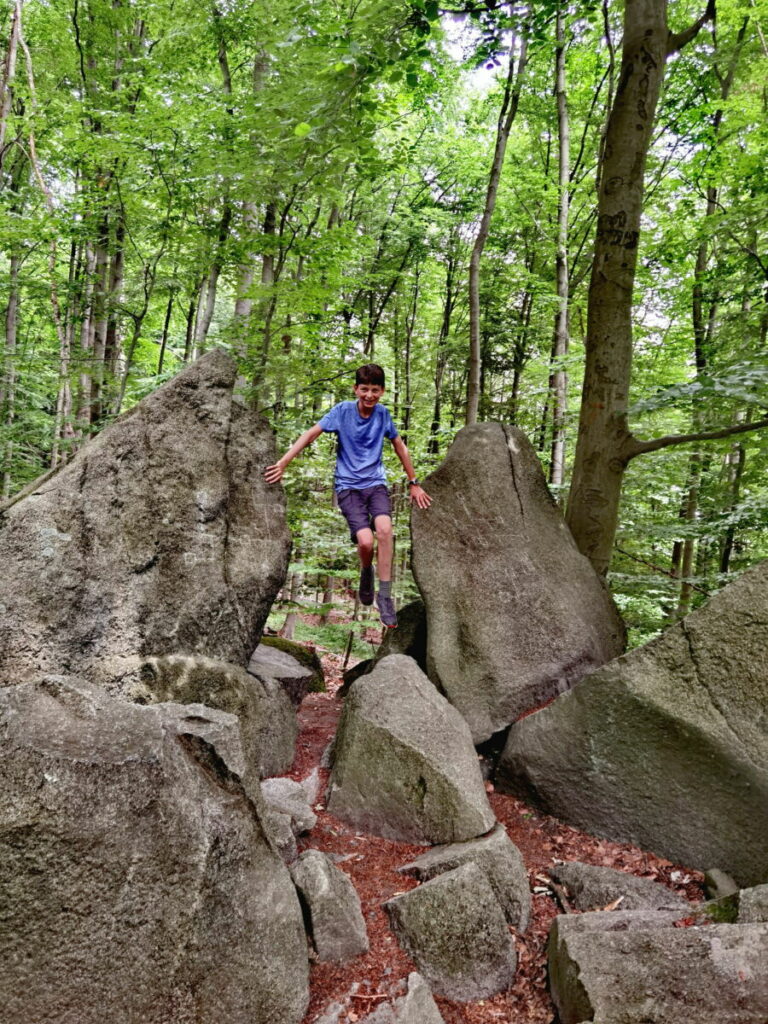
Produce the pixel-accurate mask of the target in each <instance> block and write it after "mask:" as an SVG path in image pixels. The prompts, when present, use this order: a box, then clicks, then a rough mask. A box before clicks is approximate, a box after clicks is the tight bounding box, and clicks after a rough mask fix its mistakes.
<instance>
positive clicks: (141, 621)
mask: <svg viewBox="0 0 768 1024" xmlns="http://www.w3.org/2000/svg"><path fill="white" fill-rule="evenodd" d="M235 377H236V367H235V363H234V361H233V360H232V359H231V358H230V357H229V356H228V355H226V354H225V353H224V352H221V351H212V352H209V353H208V354H207V355H205V356H203V357H202V358H201V359H199V360H198V361H197V362H196V363H194V364H193V365H192V366H190V367H188V368H187V369H185V370H184V371H183V372H181V373H180V374H178V376H176V377H174V378H173V379H172V380H170V381H169V382H168V383H167V384H165V385H163V387H161V388H159V389H158V390H157V391H155V392H154V393H153V394H151V395H149V396H148V397H147V398H145V399H143V401H141V402H139V404H138V405H137V406H135V407H134V408H133V409H131V410H130V411H129V412H127V413H125V414H124V415H123V416H121V417H120V418H119V419H118V420H116V421H115V422H114V423H113V424H112V425H111V426H109V427H107V428H106V429H104V430H103V431H102V432H101V433H100V434H98V435H97V436H96V437H94V438H93V439H92V440H90V441H89V442H88V443H87V444H85V445H84V446H83V448H82V449H81V450H80V451H79V452H78V453H77V455H75V457H74V458H73V459H72V461H71V462H70V463H68V464H67V465H66V466H64V467H63V468H62V469H60V470H59V471H58V472H57V473H55V474H54V475H53V476H52V477H50V479H48V480H46V481H45V482H43V483H41V484H40V486H39V487H38V488H37V489H36V490H35V491H33V492H32V493H30V494H29V495H28V496H27V497H25V498H23V499H22V500H20V501H19V502H17V503H16V504H14V505H13V506H12V507H11V508H9V509H8V510H7V511H6V512H5V513H4V514H3V515H2V516H0V563H2V566H3V572H2V575H1V576H0V608H2V615H0V620H1V621H0V681H3V682H4V683H6V684H7V685H15V684H16V683H18V682H23V681H24V680H29V679H35V678H39V676H40V675H41V674H44V673H45V672H68V673H73V674H78V675H80V676H82V677H84V678H86V679H88V680H90V681H91V682H94V683H98V684H99V685H101V686H104V687H107V688H108V689H110V690H111V691H112V692H114V693H115V694H119V695H121V696H129V697H130V696H132V691H133V688H134V686H135V684H136V682H137V679H138V670H139V664H140V661H141V660H142V658H145V657H148V656H157V655H163V654H171V653H181V654H204V655H207V656H208V657H212V658H218V659H221V660H222V661H228V662H233V663H234V664H237V665H245V663H246V661H247V659H248V656H249V655H250V654H251V652H252V651H253V649H254V647H255V646H256V643H257V641H258V638H259V634H260V632H261V629H262V626H263V624H264V622H265V620H266V617H267V614H268V611H269V608H270V606H271V604H272V601H273V600H274V598H275V596H276V594H277V591H278V589H279V588H280V586H281V584H282V582H283V579H284V577H285V570H286V566H287V562H288V553H289V550H290V536H289V533H288V528H287V525H286V522H285V512H284V499H283V496H282V492H281V489H280V488H279V487H269V486H268V485H267V484H266V483H265V482H264V480H263V470H264V467H265V466H267V465H268V464H269V463H270V462H273V461H274V457H275V456H274V439H273V435H272V431H271V429H270V428H269V426H268V425H267V424H266V422H265V421H263V420H260V419H259V418H258V417H257V416H255V415H254V414H253V413H251V412H249V411H248V410H246V409H245V408H243V407H242V406H241V405H239V404H237V403H236V402H235V401H233V386H234V383H235Z"/></svg>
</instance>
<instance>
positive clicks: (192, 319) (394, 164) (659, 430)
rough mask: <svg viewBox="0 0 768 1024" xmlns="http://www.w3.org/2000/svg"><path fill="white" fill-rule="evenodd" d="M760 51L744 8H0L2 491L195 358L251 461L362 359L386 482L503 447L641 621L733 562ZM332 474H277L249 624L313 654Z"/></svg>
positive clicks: (759, 25)
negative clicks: (265, 588) (216, 382)
mask: <svg viewBox="0 0 768 1024" xmlns="http://www.w3.org/2000/svg"><path fill="white" fill-rule="evenodd" d="M767 33H768V0H738V2H737V0H719V2H718V4H717V8H716V9H715V5H714V3H712V2H710V3H709V5H708V6H706V8H705V7H704V6H703V5H702V3H700V2H698V0H697V2H688V0H675V2H672V0H626V3H625V4H621V3H619V2H616V0H575V2H573V3H558V2H557V0H545V2H540V3H531V4H516V3H506V2H501V0H487V2H460V0H455V2H446V3H438V2H433V0H294V2H292V3H290V4H288V3H284V2H282V0H280V2H278V0H213V2H211V0H26V2H25V0H12V2H10V3H8V2H6V4H5V7H4V11H3V20H2V38H3V51H2V53H1V54H0V57H1V58H2V64H1V65H0V75H1V76H2V77H1V79H0V209H1V211H2V212H1V215H0V315H2V324H3V331H4V334H3V344H2V351H1V352H0V360H1V362H0V489H1V491H2V500H3V501H5V502H6V503H7V502H9V501H13V500H14V499H15V498H17V497H18V496H19V495H22V494H24V493H25V488H27V487H28V486H29V485H30V484H31V483H32V482H33V481H35V480H36V479H37V478H38V477H40V475H41V474H43V473H46V472H48V471H50V470H52V469H55V468H56V467H58V466H60V465H61V464H62V463H63V462H64V461H66V460H67V459H68V458H69V457H70V456H71V454H72V453H73V452H75V451H76V450H77V449H78V448H79V447H80V446H81V445H82V444H83V442H84V441H85V440H86V439H87V438H88V437H89V436H91V435H92V434H94V433H95V432H97V431H99V430H101V429H102V428H103V427H104V426H105V425H106V424H108V423H109V422H110V421H111V420H112V419H113V418H114V417H115V416H117V415H118V414H119V413H120V412H121V411H125V410H126V409H127V408H129V407H130V406H131V405H133V404H135V403H136V402H137V401H138V400H140V399H141V398H142V397H144V396H145V395H146V394H148V393H149V392H151V391H152V390H154V389H155V388H157V387H158V386H159V385H160V384H162V383H163V382H164V381H165V380H167V379H168V378H169V377H170V376H172V375H173V374H174V373H176V372H177V371H178V370H179V368H180V367H181V366H182V365H183V364H184V363H186V362H188V361H190V360H191V359H194V358H195V357H196V356H198V355H200V354H202V353H203V352H204V351H206V350H207V349H208V348H210V347H212V346H216V345H221V346H224V347H226V348H228V349H230V350H231V351H232V352H233V353H235V354H236V356H237V357H238V360H239V363H240V367H241V371H242V378H241V392H242V396H243V401H245V402H247V403H249V404H250V405H252V406H253V407H255V408H257V409H259V410H260V411H261V412H262V413H264V415H266V416H267V417H268V418H269V419H270V421H271V422H272V423H273V425H274V427H275V429H276V431H277V434H278V443H279V446H280V447H281V449H284V448H285V447H287V446H288V444H289V443H290V441H292V440H293V439H294V438H295V437H296V436H297V435H298V434H299V433H300V432H301V431H303V430H304V429H305V428H306V427H308V426H310V425H311V424H312V423H314V422H316V421H317V419H318V418H319V417H320V415H321V414H322V413H323V412H324V411H325V410H327V408H329V407H330V405H332V404H333V403H334V402H336V401H339V400H341V399H345V398H349V397H351V388H352V384H353V376H352V375H353V372H354V368H355V366H356V365H359V364H360V363H362V362H368V361H376V362H380V363H381V364H382V365H383V366H384V367H385V369H386V371H387V375H388V393H387V396H386V401H387V403H388V404H389V406H390V409H391V411H392V414H393V416H394V418H395V420H396V422H398V423H399V425H400V428H401V432H402V434H403V436H404V437H405V439H406V443H407V444H408V446H409V448H410V450H411V452H412V454H413V456H414V461H415V464H416V465H417V467H418V470H419V473H420V475H421V476H424V475H426V473H427V472H428V471H429V469H430V468H432V467H434V466H435V465H437V464H438V463H439V462H440V460H441V459H442V457H443V455H444V453H445V451H446V449H447V447H448V446H449V444H450V442H451V439H452V437H453V436H454V435H455V433H456V431H457V430H458V429H460V428H461V427H462V426H463V425H464V424H465V423H466V422H474V421H475V420H498V421H502V422H505V423H510V424H515V425H517V426H518V427H520V428H522V429H523V430H524V431H525V432H526V433H527V435H528V437H529V438H530V439H531V441H532V443H533V444H534V446H535V448H536V449H537V451H538V452H539V454H540V457H541V460H542V465H543V467H544V471H545V473H546V475H547V477H548V480H549V482H550V486H551V488H552V490H553V493H554V494H555V496H556V498H557V499H558V500H559V501H560V502H561V504H562V505H563V510H564V514H566V515H567V518H568V522H569V525H570V526H571V528H572V530H573V532H574V535H575V537H576V540H577V543H578V544H579V547H580V549H581V550H582V551H583V552H584V553H585V554H586V555H587V556H588V557H590V558H591V559H592V561H593V564H594V565H595V567H596V568H597V569H598V571H599V572H601V573H607V578H608V581H609V583H610V586H611V588H612V590H613V592H614V594H615V596H616V599H617V602H618V603H619V606H620V608H621V610H622V613H623V614H624V616H625V618H626V619H627V622H628V625H629V627H630V637H631V641H632V642H633V643H637V642H641V641H643V640H645V639H647V638H649V637H650V636H652V635H654V634H655V633H656V632H658V630H660V629H661V628H663V627H664V626H665V625H667V624H668V623H669V622H671V621H674V619H676V618H677V617H679V616H681V615H683V614H685V613H686V612H687V611H689V610H690V609H691V607H693V606H694V605H696V604H697V603H699V602H701V601H702V600H704V599H705V598H706V595H707V594H709V593H711V592H712V591H713V590H715V589H717V588H719V587H720V586H722V585H723V583H724V582H725V581H726V580H727V579H729V578H732V576H733V574H735V573H738V572H741V571H743V570H744V569H745V568H747V567H748V566H749V565H750V564H752V563H754V562H756V561H759V560H760V559H762V558H765V557H766V556H767V555H768V540H766V534H765V530H764V527H765V525H766V520H767V519H768V481H766V463H767V461H768V440H766V432H765V430H764V426H765V423H766V416H767V415H768V360H767V359H766V342H767V341H768V250H767V249H766V235H767V225H766V210H767V209H768V204H767V202H766V196H767V195H768V171H767V170H766V168H767V167H768V116H767V115H768V76H767V75H766V68H767V67H768V46H767V43H766V34H767ZM192 440H193V439H192ZM169 457H170V458H172V453H169ZM332 461H333V452H332V448H331V442H330V439H321V440H320V441H319V442H318V443H317V444H316V445H315V446H314V449H313V450H312V451H311V452H307V453H305V454H304V455H303V456H302V458H301V459H300V460H297V462H295V463H293V464H292V466H291V467H290V470H289V472H288V474H287V476H286V489H287V492H288V497H289V519H290V525H291V528H292V530H293V535H294V552H293V562H292V566H291V577H290V581H289V584H288V586H287V587H286V592H285V594H284V605H285V609H284V612H283V614H285V610H287V611H288V612H290V611H291V609H293V610H295V609H296V608H302V607H303V608H304V609H305V610H307V606H308V605H309V606H310V609H309V610H314V611H317V612H318V614H319V615H320V616H321V623H322V624H323V625H324V626H325V628H326V633H325V634H323V638H324V639H325V640H326V641H327V642H328V643H330V644H331V645H332V644H333V643H334V642H337V643H338V642H340V636H338V635H334V632H333V630H334V627H333V621H332V620H333V615H332V614H331V609H332V606H333V605H334V602H335V601H336V602H338V601H343V600H344V599H343V596H342V595H343V591H342V588H343V587H345V586H347V585H350V584H351V586H352V587H354V577H355V564H354V549H353V548H352V547H351V546H350V545H349V543H348V537H347V536H346V534H345V530H344V528H343V525H342V522H341V519H340V517H339V515H338V513H337V512H336V510H335V509H334V508H333V501H332V488H331V481H332ZM388 463H389V468H390V470H391V475H392V480H393V483H394V492H395V499H396V500H395V506H396V519H397V527H398V531H397V533H398V546H397V554H396V562H397V592H398V596H399V598H400V600H401V601H403V600H406V599H408V598H409V597H411V596H414V595H415V588H414V585H413V581H412V579H411V577H410V574H409V571H408V561H409V551H408V530H407V515H408V511H407V504H408V502H407V494H406V493H405V491H406V488H405V487H404V486H403V484H404V481H401V480H400V477H399V475H398V472H397V469H396V466H397V464H396V461H395V462H393V461H391V460H390V459H389V457H388ZM338 581H340V582H338ZM334 584H336V588H337V593H336V596H334ZM291 602H292V603H291ZM348 610H349V609H348ZM357 611H358V610H355V618H356V620H359V619H360V616H359V615H358V614H357ZM348 617H349V616H347V618H348ZM289 618H291V619H292V620H293V619H295V616H290V615H289ZM273 624H277V622H276V620H273ZM365 625H366V623H365V621H364V620H363V621H358V625H357V627H356V628H359V629H360V630H363V629H364V628H365ZM345 628H346V631H347V632H348V630H349V626H348V625H347V626H346V627H345ZM298 635H301V634H298ZM313 635H314V636H315V637H317V635H318V634H317V632H315V633H314V634H313ZM345 636H346V633H345Z"/></svg>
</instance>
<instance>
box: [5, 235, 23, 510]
mask: <svg viewBox="0 0 768 1024" xmlns="http://www.w3.org/2000/svg"><path fill="white" fill-rule="evenodd" d="M20 264H21V259H20V257H19V256H18V254H16V253H14V254H13V255H12V256H11V260H10V268H9V270H10V274H9V281H8V305H7V307H6V310H5V347H4V351H3V401H2V403H0V407H1V408H2V415H3V426H4V427H5V430H6V438H5V444H4V446H3V447H4V451H3V475H2V485H1V488H0V489H1V491H2V497H3V500H5V499H6V498H9V497H10V494H11V484H12V481H13V474H12V469H11V463H12V460H13V436H12V433H11V431H12V429H13V421H14V419H15V416H16V341H17V338H18V314H19V266H20Z"/></svg>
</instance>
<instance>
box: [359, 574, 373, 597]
mask: <svg viewBox="0 0 768 1024" xmlns="http://www.w3.org/2000/svg"><path fill="white" fill-rule="evenodd" d="M360 604H373V566H372V565H366V566H364V567H363V568H362V569H361V570H360Z"/></svg>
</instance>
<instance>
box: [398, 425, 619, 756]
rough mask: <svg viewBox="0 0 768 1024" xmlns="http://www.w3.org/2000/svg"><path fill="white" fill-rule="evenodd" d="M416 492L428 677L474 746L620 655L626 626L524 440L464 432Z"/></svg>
mask: <svg viewBox="0 0 768 1024" xmlns="http://www.w3.org/2000/svg"><path fill="white" fill-rule="evenodd" d="M424 486H425V488H426V490H427V491H428V492H429V493H430V495H431V496H432V497H433V499H434V500H433V503H432V505H431V506H430V508H429V509H426V510H420V509H414V510H413V513H412V524H411V530H412V535H413V572H414V575H415V577H416V581H417V583H418V586H419V590H420V591H421V594H422V597H423V598H424V602H425V604H426V607H427V673H428V675H429V677H430V679H432V681H433V682H434V683H435V684H436V685H437V686H438V687H439V689H440V690H441V692H443V693H444V694H445V695H446V697H447V698H448V700H449V701H450V702H451V703H452V704H453V705H454V706H455V707H456V708H458V710H459V711H460V712H461V714H462V715H463V716H464V718H465V719H466V720H467V722H468V723H469V726H470V729H471V730H472V736H473V738H474V741H475V743H480V742H482V741H484V740H486V739H488V738H489V737H490V736H491V735H492V734H493V733H495V732H498V731H500V730H501V729H504V728H505V727H506V726H508V725H509V724H510V723H511V722H514V721H515V719H517V718H518V717H519V716H520V715H521V714H522V713H523V712H525V711H528V710H530V709H531V708H532V707H536V706H537V705H539V704H541V703H542V702H544V701H545V700H548V699H549V698H551V697H554V696H555V695H556V694H558V693H560V692H562V691H563V690H565V689H567V688H568V687H569V686H572V685H573V684H574V683H575V682H576V681H577V680H578V679H580V678H581V677H582V676H583V675H585V674H586V673H588V672H592V671H594V669H596V668H598V667H599V666H600V665H602V664H603V663H604V662H606V661H609V660H610V659H611V658H613V657H615V656H616V655H617V654H620V653H621V652H622V650H623V649H624V626H623V623H622V621H621V618H620V616H619V614H618V612H617V610H616V608H615V606H614V604H613V601H612V600H611V597H610V595H609V593H608V591H607V590H606V588H605V586H604V584H603V583H602V581H601V580H600V579H599V577H598V576H597V574H596V573H595V572H594V570H593V569H592V567H591V565H590V564H589V562H588V561H587V559H586V558H584V556H583V555H581V554H579V552H578V551H577V549H576V545H575V543H574V541H573V538H572V537H571V535H570V532H569V531H568V528H567V527H566V525H565V523H564V522H563V518H562V515H561V514H560V512H559V510H558V509H557V507H556V505H555V502H554V500H553V498H552V496H551V494H550V493H549V491H548V489H547V485H546V482H545V480H544V474H543V473H542V470H541V465H540V463H539V460H538V457H537V455H536V453H535V451H534V450H533V448H532V447H531V444H530V442H529V441H528V440H527V438H526V437H525V435H524V434H523V433H522V431H520V430H517V429H516V428H515V427H506V426H502V425H501V424H499V423H478V424H475V425H473V426H471V427H465V428H464V429H463V430H460V431H459V433H458V434H457V435H456V438H455V440H454V442H453V444H452V445H451V447H450V449H449V451H448V454H447V456H446V458H445V461H444V462H443V464H442V465H441V466H440V467H439V469H437V471H436V472H434V473H432V474H431V475H430V476H429V477H428V479H427V480H426V481H425V484H424ZM448 567H449V568H448Z"/></svg>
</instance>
